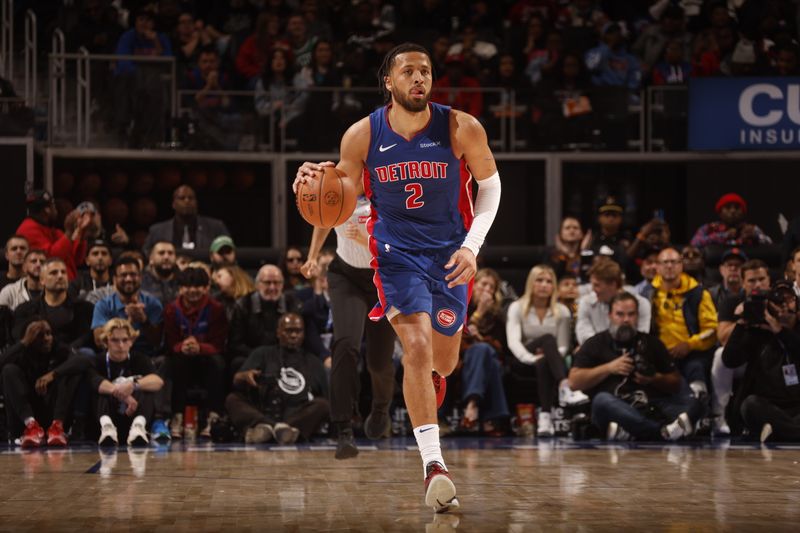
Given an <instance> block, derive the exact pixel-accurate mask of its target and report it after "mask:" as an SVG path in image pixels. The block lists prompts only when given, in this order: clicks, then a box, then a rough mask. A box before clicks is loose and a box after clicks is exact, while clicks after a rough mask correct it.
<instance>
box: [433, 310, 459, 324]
mask: <svg viewBox="0 0 800 533" xmlns="http://www.w3.org/2000/svg"><path fill="white" fill-rule="evenodd" d="M436 322H438V323H439V325H440V326H442V327H443V328H449V327H450V326H452V325H453V324H455V323H456V314H455V312H453V310H452V309H439V310H438V311H437V312H436Z"/></svg>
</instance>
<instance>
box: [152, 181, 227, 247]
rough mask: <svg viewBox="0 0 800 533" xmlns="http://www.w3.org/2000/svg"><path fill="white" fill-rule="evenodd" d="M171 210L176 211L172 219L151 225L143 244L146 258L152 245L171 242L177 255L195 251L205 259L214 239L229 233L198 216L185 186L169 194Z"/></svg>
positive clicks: (222, 225)
mask: <svg viewBox="0 0 800 533" xmlns="http://www.w3.org/2000/svg"><path fill="white" fill-rule="evenodd" d="M172 209H174V210H175V216H174V217H173V218H171V219H169V220H165V221H164V222H159V223H157V224H153V225H152V226H150V232H149V233H148V234H147V240H146V241H145V243H144V251H145V254H146V255H149V253H150V249H151V248H152V247H153V245H154V244H155V243H157V242H158V241H166V242H171V243H173V244H174V245H175V249H176V250H177V251H178V253H180V252H182V251H185V250H198V251H199V252H200V253H201V254H202V255H204V256H207V255H208V250H209V247H210V246H211V241H213V240H214V238H216V237H217V236H218V235H230V234H231V233H230V231H228V228H227V227H225V223H224V222H222V221H221V220H218V219H216V218H211V217H204V216H200V215H198V214H197V196H196V195H195V192H194V189H192V188H191V187H189V186H188V185H181V186H180V187H178V188H177V189H175V192H173V193H172Z"/></svg>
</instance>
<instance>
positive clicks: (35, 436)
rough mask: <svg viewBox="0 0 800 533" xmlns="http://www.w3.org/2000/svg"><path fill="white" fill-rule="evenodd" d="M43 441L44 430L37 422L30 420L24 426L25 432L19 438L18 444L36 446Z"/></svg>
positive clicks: (26, 446)
mask: <svg viewBox="0 0 800 533" xmlns="http://www.w3.org/2000/svg"><path fill="white" fill-rule="evenodd" d="M43 442H44V430H43V429H42V426H40V425H39V422H37V421H36V420H31V421H30V422H28V424H27V425H26V426H25V432H24V433H23V434H22V438H21V439H20V446H22V447H23V448H38V447H39V446H41V445H42V443H43Z"/></svg>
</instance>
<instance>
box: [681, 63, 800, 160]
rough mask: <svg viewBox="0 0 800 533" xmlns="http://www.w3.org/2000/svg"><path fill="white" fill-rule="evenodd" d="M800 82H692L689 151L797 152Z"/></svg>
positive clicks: (694, 80)
mask: <svg viewBox="0 0 800 533" xmlns="http://www.w3.org/2000/svg"><path fill="white" fill-rule="evenodd" d="M799 148H800V78H788V77H787V78H694V79H692V80H691V82H690V83H689V149H690V150H797V149H799Z"/></svg>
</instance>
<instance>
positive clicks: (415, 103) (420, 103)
mask: <svg viewBox="0 0 800 533" xmlns="http://www.w3.org/2000/svg"><path fill="white" fill-rule="evenodd" d="M392 98H394V101H395V102H397V104H398V105H399V106H400V107H402V108H403V109H405V110H406V111H408V112H409V113H421V112H422V111H425V108H427V107H428V102H430V100H431V91H430V90H429V91H428V92H427V94H425V98H423V99H422V100H413V99H412V98H411V97H410V96H408V95H407V94H403V93H401V92H400V91H398V90H397V89H395V88H394V87H392Z"/></svg>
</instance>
